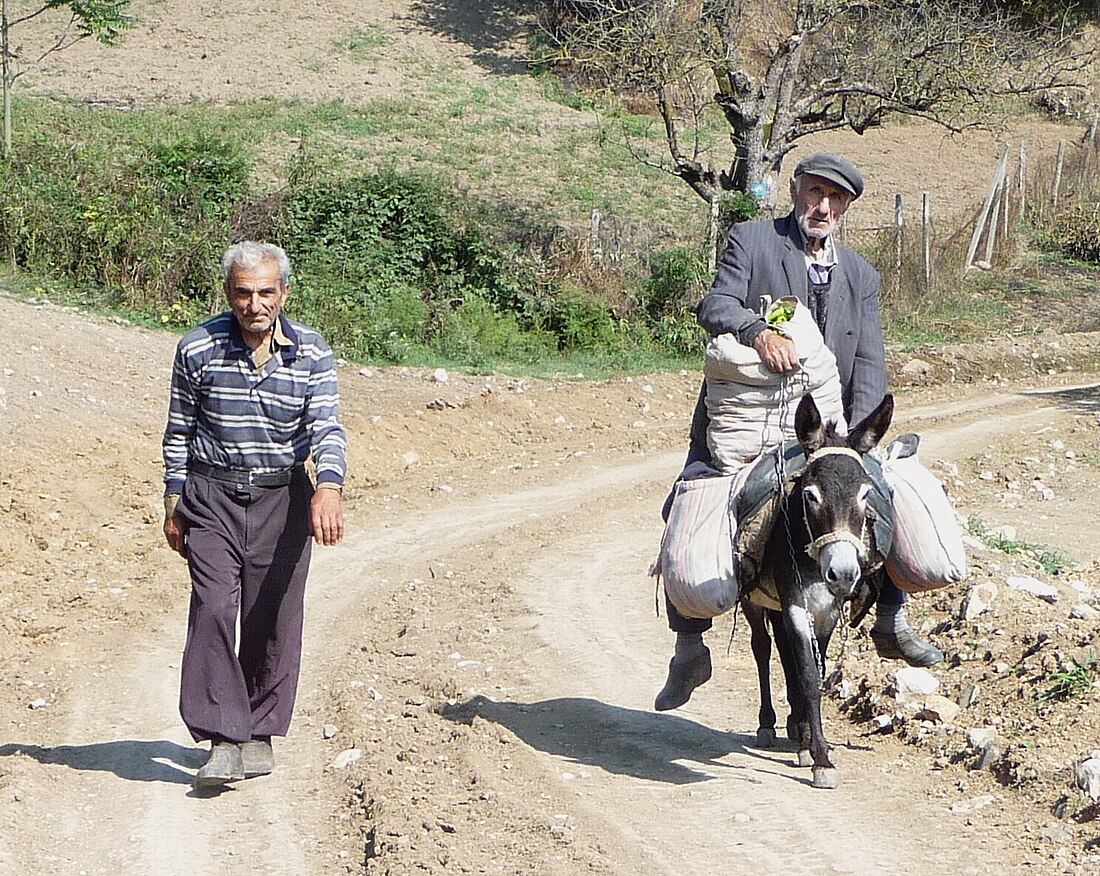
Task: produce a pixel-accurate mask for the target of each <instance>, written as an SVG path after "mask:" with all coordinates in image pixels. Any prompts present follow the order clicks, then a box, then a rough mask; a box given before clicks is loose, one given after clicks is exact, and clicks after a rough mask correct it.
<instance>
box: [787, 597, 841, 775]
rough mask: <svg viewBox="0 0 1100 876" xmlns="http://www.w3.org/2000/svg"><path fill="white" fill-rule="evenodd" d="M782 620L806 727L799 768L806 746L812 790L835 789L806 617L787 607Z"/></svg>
mask: <svg viewBox="0 0 1100 876" xmlns="http://www.w3.org/2000/svg"><path fill="white" fill-rule="evenodd" d="M784 617H785V620H786V621H787V631H788V633H789V634H790V638H791V646H792V651H793V652H794V660H795V666H796V667H797V672H798V688H799V692H800V694H801V696H802V697H803V699H804V701H805V703H806V712H807V714H806V718H807V723H808V724H809V734H808V735H809V739H808V740H807V739H806V735H807V734H806V733H805V732H803V734H802V737H803V738H802V739H801V740H800V742H799V749H800V750H799V764H800V765H801V764H802V762H803V756H802V750H803V748H804V746H805V744H806V743H807V742H808V743H809V753H810V758H811V759H812V763H813V786H814V787H815V788H835V787H836V785H837V775H836V767H834V766H833V764H832V761H830V760H829V743H828V742H826V741H825V731H824V730H823V728H822V726H821V674H820V672H819V670H818V661H817V659H816V657H815V654H814V652H815V650H816V649H815V644H816V643H815V642H814V641H813V640H814V638H815V637H814V633H813V628H812V625H811V622H810V615H809V612H807V611H806V609H804V608H802V606H799V605H788V606H786V607H785V608H784Z"/></svg>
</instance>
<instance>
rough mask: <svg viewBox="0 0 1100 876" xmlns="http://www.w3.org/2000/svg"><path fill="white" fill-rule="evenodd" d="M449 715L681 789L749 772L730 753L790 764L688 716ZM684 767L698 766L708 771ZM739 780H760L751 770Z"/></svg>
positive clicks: (587, 709)
mask: <svg viewBox="0 0 1100 876" xmlns="http://www.w3.org/2000/svg"><path fill="white" fill-rule="evenodd" d="M443 716H444V717H445V718H448V719H449V720H452V721H456V722H458V723H462V724H470V723H472V722H473V720H474V718H483V719H484V720H486V721H491V722H492V723H494V724H498V725H500V726H501V727H507V728H508V729H509V730H511V731H512V732H513V733H515V734H516V736H518V737H519V738H520V739H522V740H523V741H524V742H526V743H527V744H528V745H530V746H531V747H532V748H536V749H538V750H539V751H544V752H546V753H547V754H554V755H557V756H559V757H565V758H568V759H570V760H572V761H573V762H575V763H577V764H583V765H587V766H594V767H599V768H601V769H604V770H606V771H608V772H610V773H618V774H620V775H628V776H634V777H636V778H640V779H648V780H650V781H655V782H668V783H670V784H676V785H683V784H689V783H692V782H705V781H708V780H709V779H713V778H714V777H715V776H714V774H715V772H717V771H723V772H727V773H728V771H729V770H746V768H745V767H741V766H737V765H734V764H730V763H726V762H723V761H720V760H719V758H721V757H724V756H725V755H727V754H734V753H736V754H743V755H748V756H750V757H753V758H757V759H760V760H764V761H768V762H770V763H779V762H788V761H789V758H786V759H783V760H780V758H776V757H774V756H772V755H769V754H763V753H760V752H758V751H756V750H750V749H755V748H756V739H755V737H754V736H749V735H746V734H741V733H727V732H722V731H720V730H713V729H711V728H710V727H706V726H704V725H703V724H699V723H697V722H695V721H691V720H688V719H687V718H680V717H677V716H675V715H668V714H659V713H656V712H643V711H639V710H637V709H626V708H623V707H621V706H612V705H608V704H607V703H603V702H600V701H599V700H593V699H586V698H583V697H561V698H558V699H552V700H543V701H541V702H534V703H515V702H495V701H493V700H490V699H488V698H487V697H482V696H477V697H474V698H472V699H470V700H467V701H466V702H464V703H458V704H456V705H454V706H451V707H449V708H447V709H445V710H444V711H443ZM792 750H793V749H792ZM682 761H694V762H695V763H697V764H698V765H699V767H700V768H693V767H691V766H686V765H685V764H684V763H682ZM738 778H742V779H744V780H745V781H748V782H754V783H755V782H757V781H758V780H757V779H755V778H753V777H752V776H751V775H750V774H749V773H748V772H747V771H746V772H745V773H744V774H743V775H741V776H738ZM796 781H797V780H796Z"/></svg>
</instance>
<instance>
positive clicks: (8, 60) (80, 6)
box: [0, 0, 134, 158]
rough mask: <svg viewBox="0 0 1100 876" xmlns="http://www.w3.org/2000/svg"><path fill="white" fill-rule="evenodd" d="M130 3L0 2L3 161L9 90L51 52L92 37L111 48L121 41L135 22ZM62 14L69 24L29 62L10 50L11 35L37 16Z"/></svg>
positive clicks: (8, 142) (8, 136) (74, 0)
mask: <svg viewBox="0 0 1100 876" xmlns="http://www.w3.org/2000/svg"><path fill="white" fill-rule="evenodd" d="M129 6H130V0H34V2H31V3H18V2H16V0H0V79H2V81H3V92H4V146H3V157H5V158H6V157H7V156H9V155H10V154H11V90H12V86H14V85H15V82H16V80H17V79H19V77H20V76H22V75H23V74H24V73H26V72H27V70H28V69H30V68H31V67H34V66H35V65H36V64H38V63H40V62H41V61H42V60H43V59H45V58H46V57H47V56H48V55H52V54H53V53H54V52H60V51H64V50H65V49H67V48H69V47H70V46H72V45H74V44H76V43H77V42H79V41H80V40H82V39H86V38H87V37H94V38H95V39H97V40H98V41H99V42H101V43H103V44H105V45H114V44H115V43H117V42H118V41H119V40H120V39H121V38H122V31H123V30H125V29H127V28H130V27H133V24H134V20H133V19H132V18H131V17H130V16H128V15H127V14H126V11H127V9H128V8H129ZM56 10H62V11H63V12H65V13H67V15H68V20H67V22H66V23H65V24H63V25H61V27H60V28H59V30H58V31H57V33H55V34H54V36H53V37H52V38H51V39H49V40H47V41H46V43H45V45H43V46H41V47H40V48H38V49H37V50H36V51H35V52H34V53H33V55H32V57H31V59H30V60H29V61H25V62H24V63H22V65H21V67H20V69H17V64H19V62H20V61H22V60H23V47H22V46H13V45H12V42H11V38H12V32H13V31H14V30H15V29H16V28H18V27H19V26H20V25H22V24H25V23H26V22H28V21H31V20H32V19H35V18H38V17H39V16H40V15H43V14H46V13H50V12H54V11H56Z"/></svg>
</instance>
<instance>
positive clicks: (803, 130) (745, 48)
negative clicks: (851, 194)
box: [543, 0, 1094, 203]
mask: <svg viewBox="0 0 1100 876" xmlns="http://www.w3.org/2000/svg"><path fill="white" fill-rule="evenodd" d="M546 10H547V12H546V15H545V16H544V19H543V20H544V24H545V27H546V30H547V33H549V34H550V35H551V38H552V40H553V42H554V45H555V49H556V51H555V58H554V60H555V61H557V62H559V63H562V64H564V65H567V66H568V67H570V68H572V69H573V70H574V71H576V72H577V73H578V74H579V75H580V77H581V78H582V80H583V81H584V82H586V83H587V84H589V85H591V86H594V87H603V88H607V89H610V90H613V91H615V92H617V93H623V92H624V91H626V92H633V93H635V94H640V95H643V96H645V97H647V98H649V99H650V100H652V102H653V105H654V106H655V107H656V110H657V113H658V115H659V117H660V119H661V121H662V122H663V124H664V133H665V139H666V140H667V146H668V153H667V157H666V158H664V159H655V158H653V157H652V156H643V155H640V154H639V157H641V158H642V159H643V160H645V161H647V162H648V163H651V164H656V165H658V166H661V167H663V168H664V169H665V170H667V171H668V172H670V173H672V174H673V175H675V176H677V177H679V178H680V179H682V180H684V182H686V183H687V184H688V185H689V186H691V188H692V189H693V190H694V191H695V192H696V193H697V194H698V195H699V196H700V197H702V198H703V199H704V200H706V201H707V202H708V203H713V202H714V201H715V200H718V199H721V198H722V197H723V196H724V194H725V193H728V192H731V191H740V192H746V193H748V192H751V191H753V190H754V187H755V186H759V185H761V184H764V185H767V184H769V183H773V182H774V180H775V178H776V177H777V176H778V174H779V171H780V168H781V166H782V162H783V158H784V156H785V155H786V154H787V153H788V152H790V150H791V149H792V148H794V145H795V144H796V142H797V141H798V140H799V139H801V138H803V137H807V136H809V135H811V134H816V133H819V132H822V131H829V130H834V129H838V128H850V129H852V130H854V131H856V132H858V133H863V132H864V131H865V130H867V129H868V128H871V127H874V126H878V125H881V124H882V123H883V122H884V120H885V119H887V118H888V117H890V116H891V115H897V114H902V115H908V116H916V117H919V118H923V119H929V120H931V121H933V122H936V123H938V124H940V125H943V126H944V127H945V128H947V129H949V130H951V131H959V130H962V129H963V128H966V127H969V126H973V125H975V124H980V123H981V122H982V121H983V120H984V119H986V118H987V116H986V110H988V109H989V108H990V107H991V106H992V105H993V104H995V102H996V101H997V100H998V99H1001V98H1004V97H1006V96H1009V95H1012V96H1019V95H1026V94H1029V93H1032V92H1040V91H1044V90H1047V89H1051V88H1058V87H1067V86H1070V87H1072V86H1074V85H1075V84H1076V83H1075V82H1074V79H1073V74H1074V73H1076V72H1077V71H1079V70H1080V69H1081V68H1082V67H1084V66H1085V65H1086V64H1087V63H1088V62H1089V61H1090V60H1091V58H1092V56H1093V54H1094V50H1085V51H1082V50H1079V49H1077V50H1075V48H1074V45H1075V44H1074V41H1073V38H1074V36H1075V33H1074V31H1073V30H1072V29H1071V28H1069V27H1068V26H1062V25H1059V24H1053V25H1041V26H1040V25H1034V24H1027V23H1025V22H1023V21H1022V20H1020V19H1019V18H1014V17H1012V16H1009V15H1006V14H1005V13H1004V12H1001V11H998V7H997V6H996V5H992V6H991V4H989V3H988V2H982V0H552V2H550V3H549V4H547V7H546ZM716 116H717V117H718V118H719V119H720V120H721V122H720V123H719V124H717V125H716V124H715V117H716ZM716 130H718V131H721V130H725V131H726V132H727V133H728V140H729V145H728V146H727V147H723V146H722V144H721V142H720V140H721V136H720V135H719V136H717V137H716V136H715V134H714V131H716ZM708 132H709V133H708ZM669 159H671V163H670V161H669ZM757 191H759V189H757Z"/></svg>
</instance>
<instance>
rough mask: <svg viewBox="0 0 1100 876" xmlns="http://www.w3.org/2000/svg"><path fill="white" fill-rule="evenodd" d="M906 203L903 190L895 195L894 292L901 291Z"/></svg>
mask: <svg viewBox="0 0 1100 876" xmlns="http://www.w3.org/2000/svg"><path fill="white" fill-rule="evenodd" d="M904 213H905V205H904V202H903V200H902V196H901V192H898V193H897V194H896V195H894V294H895V296H896V295H897V294H898V293H899V292H900V291H901V250H902V236H903V234H904V230H905V219H904Z"/></svg>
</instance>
